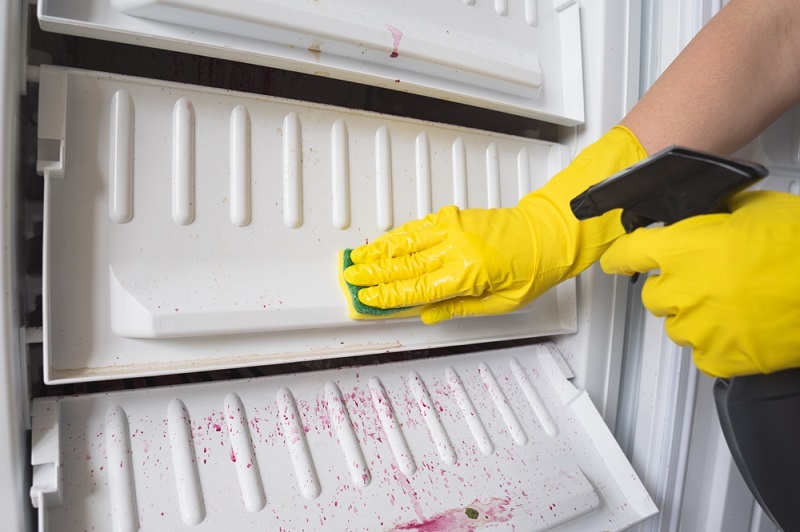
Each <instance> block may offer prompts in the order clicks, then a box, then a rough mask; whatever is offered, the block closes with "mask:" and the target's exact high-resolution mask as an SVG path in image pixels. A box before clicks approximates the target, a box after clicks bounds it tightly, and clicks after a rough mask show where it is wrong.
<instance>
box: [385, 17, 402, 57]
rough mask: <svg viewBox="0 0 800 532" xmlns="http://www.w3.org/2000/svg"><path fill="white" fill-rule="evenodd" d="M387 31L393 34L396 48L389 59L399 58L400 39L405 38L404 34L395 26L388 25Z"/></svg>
mask: <svg viewBox="0 0 800 532" xmlns="http://www.w3.org/2000/svg"><path fill="white" fill-rule="evenodd" d="M386 29H388V30H389V31H390V32H392V39H394V48H392V53H391V54H389V57H397V56H399V55H400V54H399V53H398V52H397V49H398V48H399V47H400V39H402V38H403V32H402V31H400V30H399V29H397V28H395V27H394V26H389V25H388V24H387V25H386Z"/></svg>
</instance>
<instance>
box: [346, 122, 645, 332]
mask: <svg viewBox="0 0 800 532" xmlns="http://www.w3.org/2000/svg"><path fill="white" fill-rule="evenodd" d="M646 156H647V154H646V153H645V151H644V149H643V148H642V147H641V145H640V144H639V141H638V140H637V139H636V137H634V135H633V133H631V132H630V131H629V130H628V129H627V128H624V127H622V126H616V127H615V128H613V129H611V130H610V131H609V132H608V133H606V134H605V135H604V136H603V137H602V138H600V139H599V140H598V141H597V142H595V143H594V144H592V145H591V146H588V147H587V148H586V149H584V150H583V151H582V152H581V153H580V154H579V155H578V156H577V157H576V158H575V160H574V161H573V162H572V163H571V164H570V165H569V166H568V167H567V168H566V169H564V170H563V171H562V172H560V173H559V174H558V175H556V176H555V177H553V179H551V180H550V181H549V182H548V183H547V184H546V185H545V186H544V187H542V188H540V189H539V190H536V191H534V192H531V193H529V194H527V195H526V196H525V197H524V198H522V200H520V202H519V203H518V204H517V206H516V207H513V208H506V209H464V210H459V209H458V208H457V207H452V206H451V207H445V208H443V209H441V210H440V211H439V212H438V213H436V214H430V215H428V216H426V217H425V218H423V219H422V220H415V221H412V222H409V223H407V224H405V225H402V226H400V227H398V228H397V229H395V230H393V231H391V232H389V233H387V234H385V235H383V236H381V237H380V238H378V239H376V240H375V241H374V242H372V243H370V244H368V245H365V246H361V247H359V248H356V249H354V250H353V251H352V253H351V255H350V258H351V259H352V260H353V262H354V263H355V265H354V266H351V267H349V268H348V269H346V270H345V272H344V277H345V279H346V280H347V282H349V283H351V284H354V285H357V286H368V287H369V288H364V289H362V290H361V291H360V292H359V294H358V297H359V299H360V300H361V302H362V303H364V304H366V305H370V306H374V307H379V308H397V307H405V306H416V305H425V307H424V308H423V309H422V312H421V318H422V321H423V322H425V323H428V324H431V323H438V322H440V321H443V320H447V319H450V318H452V317H454V316H471V315H478V314H500V313H505V312H511V311H513V310H516V309H518V308H520V307H522V306H524V305H526V304H527V303H529V302H530V301H532V300H533V299H534V298H536V297H537V296H538V295H540V294H542V293H544V292H545V291H546V290H548V289H549V288H551V287H552V286H554V285H556V284H558V283H560V282H561V281H563V280H565V279H568V278H570V277H573V276H575V275H577V274H578V273H580V272H581V271H583V270H584V269H585V268H587V267H588V266H589V265H590V264H592V263H593V262H595V261H596V260H597V259H598V258H599V257H600V255H602V253H603V252H604V251H605V250H606V248H607V247H608V245H609V244H610V243H611V242H612V241H613V240H614V239H615V238H617V237H618V236H620V235H621V234H623V233H624V230H623V228H622V225H621V222H620V211H619V210H617V211H615V212H610V213H607V214H606V215H604V216H602V217H598V218H594V219H591V220H587V221H584V222H579V221H578V220H577V219H576V218H575V217H574V215H573V214H572V211H571V210H570V206H569V203H570V201H571V200H572V198H574V197H575V196H577V195H578V194H580V193H581V192H583V191H584V190H585V189H586V188H588V187H589V186H591V185H593V184H595V183H598V182H599V181H602V180H603V179H605V178H607V177H609V176H611V175H613V174H614V173H616V172H618V171H620V170H623V169H625V168H627V167H628V166H630V165H632V164H634V163H636V162H638V161H640V160H641V159H643V158H645V157H646Z"/></svg>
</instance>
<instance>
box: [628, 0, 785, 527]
mask: <svg viewBox="0 0 800 532" xmlns="http://www.w3.org/2000/svg"><path fill="white" fill-rule="evenodd" d="M645 4H646V5H645V6H644V9H643V13H642V21H643V22H642V28H643V30H642V31H643V35H642V48H641V50H642V67H641V87H642V90H643V91H644V90H646V89H647V88H648V87H649V86H650V85H652V83H653V82H654V81H655V79H656V78H657V77H658V76H659V75H660V74H661V73H662V72H663V71H664V70H665V69H666V68H667V66H668V65H669V63H670V62H671V61H672V60H673V59H674V58H675V57H676V56H677V55H678V53H679V52H680V51H681V50H682V49H683V48H684V47H685V46H686V44H688V42H689V41H690V40H691V39H692V37H694V35H695V34H696V33H697V32H698V31H699V30H700V28H701V27H702V26H703V25H704V24H705V23H706V22H708V20H709V19H710V18H711V17H712V16H713V15H714V14H716V13H717V12H718V11H719V9H720V8H721V7H722V5H724V2H721V1H720V0H680V1H672V0H654V1H653V2H646V3H645ZM798 113H800V108H795V109H793V110H791V111H789V112H788V113H786V115H784V116H783V117H781V118H779V119H778V120H777V121H776V122H775V123H774V124H773V125H772V126H771V127H770V128H769V129H768V130H767V131H766V132H765V133H764V134H763V135H762V136H761V137H759V138H758V139H756V140H755V141H754V142H753V143H751V145H749V146H747V147H746V148H744V149H743V150H742V151H741V152H740V153H739V154H737V155H738V156H740V157H742V158H745V159H753V160H756V161H758V162H760V163H762V164H764V165H765V166H767V168H768V169H769V170H770V173H771V176H770V177H768V178H767V179H765V180H764V181H763V182H762V183H760V184H759V185H758V187H759V188H770V189H776V190H781V191H784V192H786V191H789V192H794V193H797V192H798V189H800V187H799V186H798V185H799V184H800V179H798V178H799V177H800V167H798V164H797V162H796V161H798V160H799V159H798V158H797V157H796V156H795V155H794V154H792V153H790V150H789V149H788V148H787V146H786V144H785V142H786V141H787V140H788V139H789V138H791V135H792V134H793V132H792V128H791V122H792V119H796V118H797V116H798ZM795 135H796V133H795ZM776 141H777V142H776ZM793 141H795V146H796V145H797V144H796V141H797V139H793ZM643 284H644V283H643V282H642V281H641V280H640V281H639V283H637V285H635V286H634V287H633V288H632V289H631V290H630V292H629V301H628V322H627V330H626V349H625V355H624V362H623V367H622V381H623V383H624V385H623V388H622V390H621V394H620V406H619V413H618V418H617V419H618V421H619V422H618V424H617V427H616V432H615V436H616V438H617V440H618V441H619V442H620V445H621V446H622V448H623V450H625V452H626V454H627V456H628V458H629V459H630V460H631V463H632V464H633V466H634V469H635V470H636V472H637V473H638V474H639V476H640V477H641V478H642V481H643V482H644V484H645V486H646V487H647V489H648V491H649V493H650V494H651V495H652V496H653V498H654V499H655V500H656V505H657V506H658V507H659V509H660V512H659V514H658V515H657V516H655V517H654V518H653V519H650V520H648V521H646V522H644V523H642V524H640V525H637V526H636V527H634V528H633V530H635V531H637V532H644V531H647V532H655V531H659V532H667V531H677V530H703V531H706V532H775V531H776V530H777V528H776V526H775V525H774V524H773V523H772V522H771V520H770V519H769V518H767V517H766V516H765V514H764V512H763V511H762V509H761V508H760V506H759V505H758V503H756V502H755V500H754V498H753V496H752V495H751V493H750V491H749V489H748V488H747V485H746V484H745V482H744V480H743V478H742V476H741V474H740V473H739V470H738V469H737V467H736V464H735V463H734V462H733V458H732V456H731V454H730V451H729V450H728V447H727V444H726V442H725V439H724V437H723V435H722V430H721V428H720V424H719V418H718V416H717V411H716V407H715V405H714V399H713V394H712V387H713V384H714V380H713V379H711V378H708V377H706V376H704V375H702V374H701V373H700V372H699V371H697V369H696V367H695V366H694V364H693V362H692V360H691V353H690V351H689V350H688V349H685V348H681V347H679V346H677V345H676V344H674V343H673V342H672V341H671V340H670V339H669V338H668V337H667V336H666V334H665V332H664V326H663V320H662V319H659V318H655V317H654V316H652V315H651V314H649V313H648V312H646V310H645V309H644V308H643V306H642V304H641V287H642V285H643Z"/></svg>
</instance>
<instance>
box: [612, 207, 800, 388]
mask: <svg viewBox="0 0 800 532" xmlns="http://www.w3.org/2000/svg"><path fill="white" fill-rule="evenodd" d="M731 210H732V214H710V215H706V216H695V217H693V218H688V219H686V220H683V221H681V222H678V223H675V224H673V225H671V226H669V227H660V228H653V229H638V230H636V231H634V232H633V233H631V234H629V235H626V236H623V237H622V238H620V239H618V240H617V241H616V242H615V243H614V244H613V245H612V246H611V247H610V248H609V250H608V251H607V252H606V254H605V255H603V257H602V259H601V265H602V267H603V270H605V271H606V272H607V273H623V274H632V273H634V272H646V271H649V270H653V269H657V268H658V269H660V270H661V273H660V274H655V275H651V276H650V277H649V278H648V279H647V282H645V284H644V286H643V287H642V302H643V303H644V306H645V307H646V308H647V309H648V310H649V311H650V312H652V313H653V314H655V315H656V316H666V323H665V328H666V331H667V334H668V335H669V337H670V338H672V340H673V341H675V342H676V343H677V344H679V345H683V346H691V347H692V356H693V357H694V361H695V364H696V365H697V367H698V368H699V369H700V370H701V371H703V372H704V373H706V374H708V375H711V376H715V377H735V376H738V375H750V374H755V373H771V372H773V371H777V370H781V369H787V368H794V367H800V275H798V274H800V197H797V196H794V195H791V194H783V193H778V192H768V191H759V192H743V193H741V194H738V195H737V196H735V197H734V199H733V201H732V203H731Z"/></svg>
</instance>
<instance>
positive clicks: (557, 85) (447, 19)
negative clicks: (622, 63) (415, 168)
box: [38, 0, 584, 125]
mask: <svg viewBox="0 0 800 532" xmlns="http://www.w3.org/2000/svg"><path fill="white" fill-rule="evenodd" d="M38 17H39V23H40V24H41V26H42V28H43V29H44V30H46V31H53V32H60V33H67V34H73V35H81V36H86V37H92V38H99V39H106V40H113V41H121V42H125V43H130V44H135V45H139V46H141V45H145V46H150V47H154V48H163V49H171V50H176V51H180V52H190V53H197V51H198V49H199V50H202V53H203V54H205V55H211V56H216V57H220V58H223V59H230V60H234V61H243V62H248V63H254V64H259V65H265V66H271V67H276V68H281V69H285V70H293V71H297V72H303V73H307V74H313V75H318V76H326V77H328V76H330V77H333V78H338V79H343V80H347V81H355V82H358V83H363V84H366V85H371V86H378V87H386V88H391V89H398V90H402V91H405V92H412V93H415V94H421V95H425V96H433V97H436V98H441V99H446V100H451V101H457V102H461V103H466V104H470V105H473V106H477V107H485V108H488V109H494V110H499V111H503V112H508V113H512V114H515V115H520V116H528V117H533V118H537V119H541V120H545V121H548V122H552V123H557V124H564V125H576V124H579V123H582V122H583V119H584V106H583V100H584V98H583V60H582V51H581V33H580V14H579V6H578V3H575V2H562V1H556V2H541V1H535V0H526V1H525V2H508V1H506V0H498V1H495V2H474V1H461V0H446V1H440V2H435V3H431V2H428V1H426V0H406V1H404V2H394V1H390V0H373V1H371V2H363V1H358V0H318V1H315V2H293V1H291V0H229V1H226V2H218V1H216V0H115V1H111V2H109V1H108V0H89V1H88V2H87V1H85V0H41V1H40V2H38Z"/></svg>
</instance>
